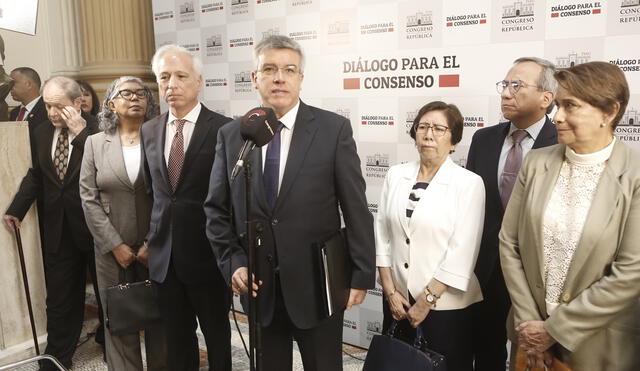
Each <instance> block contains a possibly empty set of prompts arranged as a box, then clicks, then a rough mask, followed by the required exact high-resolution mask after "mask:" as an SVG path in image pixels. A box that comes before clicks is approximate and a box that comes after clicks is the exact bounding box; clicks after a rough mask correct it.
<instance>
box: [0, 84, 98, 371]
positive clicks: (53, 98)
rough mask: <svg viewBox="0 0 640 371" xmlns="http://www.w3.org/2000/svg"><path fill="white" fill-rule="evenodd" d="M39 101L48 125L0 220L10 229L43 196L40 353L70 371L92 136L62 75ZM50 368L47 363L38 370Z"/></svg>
mask: <svg viewBox="0 0 640 371" xmlns="http://www.w3.org/2000/svg"><path fill="white" fill-rule="evenodd" d="M43 99H44V103H45V106H46V108H47V113H48V116H49V121H47V122H45V123H43V124H41V125H39V126H38V127H37V128H36V129H35V130H34V133H33V142H34V147H33V149H34V152H35V158H34V161H33V167H32V168H31V169H29V171H28V172H27V175H26V176H25V177H24V179H23V180H22V183H21V184H20V189H19V190H18V193H16V195H15V197H14V199H13V202H11V205H10V206H9V209H7V211H6V214H5V215H4V221H5V223H6V224H7V225H8V226H9V228H13V224H14V223H15V225H16V226H18V227H20V220H22V218H23V217H24V215H25V214H26V213H27V211H28V210H29V207H31V204H32V203H33V201H34V200H35V199H36V198H37V197H38V195H40V194H43V195H46V197H44V209H45V213H44V217H43V222H44V223H43V224H44V239H45V240H44V241H43V243H44V255H45V258H44V262H45V264H44V272H45V278H46V286H47V298H46V304H47V310H46V313H47V348H46V349H45V353H47V354H51V355H53V356H55V357H56V358H58V360H60V362H62V364H63V365H64V366H66V367H67V368H71V358H72V357H73V353H74V352H75V348H76V344H77V342H78V338H79V336H80V330H81V329H82V321H83V317H84V297H85V277H86V266H87V264H89V262H90V261H93V260H94V255H93V240H92V238H91V234H90V232H89V229H88V228H87V225H86V223H85V219H84V213H83V211H82V206H81V204H80V194H79V186H78V180H79V173H80V164H81V160H82V154H83V149H84V143H85V141H86V139H87V137H88V136H89V135H91V134H93V133H96V132H98V127H97V123H96V122H95V120H94V119H93V118H92V117H90V116H83V115H82V114H81V110H80V105H81V104H82V91H81V90H80V86H78V84H77V83H76V82H75V81H73V80H72V79H69V78H67V77H53V78H51V79H50V80H49V81H47V82H46V83H45V86H44V89H43ZM52 366H53V365H52V364H51V363H47V364H46V365H43V368H42V369H47V370H48V369H51V370H55V369H57V368H50V367H52Z"/></svg>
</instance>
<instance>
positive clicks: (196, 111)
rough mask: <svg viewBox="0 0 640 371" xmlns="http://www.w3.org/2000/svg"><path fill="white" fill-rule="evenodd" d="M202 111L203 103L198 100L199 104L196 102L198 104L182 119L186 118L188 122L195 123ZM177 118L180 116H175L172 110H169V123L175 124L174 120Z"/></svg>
mask: <svg viewBox="0 0 640 371" xmlns="http://www.w3.org/2000/svg"><path fill="white" fill-rule="evenodd" d="M200 111H202V104H201V103H200V102H198V104H196V106H195V107H193V109H192V110H191V111H189V113H187V114H186V115H185V116H184V117H183V118H182V119H183V120H186V121H187V122H193V123H194V124H195V123H196V121H198V116H200ZM177 119H178V118H177V117H175V116H174V115H173V113H171V110H169V117H168V118H167V124H171V125H173V121H174V120H177Z"/></svg>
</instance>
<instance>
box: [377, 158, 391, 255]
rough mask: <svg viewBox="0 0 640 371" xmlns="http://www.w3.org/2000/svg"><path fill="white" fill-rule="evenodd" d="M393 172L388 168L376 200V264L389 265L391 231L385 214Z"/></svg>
mask: <svg viewBox="0 0 640 371" xmlns="http://www.w3.org/2000/svg"><path fill="white" fill-rule="evenodd" d="M392 176H393V172H392V171H391V170H389V172H388V173H387V176H386V178H385V180H384V185H383V186H382V193H381V195H380V201H379V202H378V215H377V216H376V228H375V233H376V266H378V267H390V266H391V231H390V230H389V220H388V215H387V212H388V210H387V197H390V196H389V183H390V178H391V177H392Z"/></svg>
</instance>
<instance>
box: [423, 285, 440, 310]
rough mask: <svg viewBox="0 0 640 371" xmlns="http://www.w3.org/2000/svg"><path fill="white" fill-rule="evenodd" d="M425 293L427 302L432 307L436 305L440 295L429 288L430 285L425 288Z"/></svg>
mask: <svg viewBox="0 0 640 371" xmlns="http://www.w3.org/2000/svg"><path fill="white" fill-rule="evenodd" d="M424 294H425V295H426V299H427V303H429V304H430V305H431V306H432V307H434V308H435V307H436V302H437V301H438V299H440V297H439V296H438V295H436V294H434V293H432V292H431V290H429V287H426V288H425V289H424Z"/></svg>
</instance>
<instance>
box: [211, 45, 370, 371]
mask: <svg viewBox="0 0 640 371" xmlns="http://www.w3.org/2000/svg"><path fill="white" fill-rule="evenodd" d="M254 61H255V66H256V71H254V72H252V75H251V76H252V80H253V85H254V87H255V88H256V89H257V90H258V91H259V93H260V97H261V98H262V105H263V106H265V107H269V108H272V109H273V110H274V111H275V114H276V116H277V118H278V119H279V121H280V124H279V126H278V127H279V129H278V130H277V131H276V136H274V138H273V139H272V141H271V142H270V144H269V145H268V146H266V145H265V146H263V147H262V148H258V149H256V150H254V151H253V152H252V153H251V155H250V157H251V159H250V160H251V163H252V164H253V169H254V170H253V171H252V173H253V177H252V185H251V187H252V193H253V201H252V203H253V210H252V213H251V214H252V215H251V217H252V219H253V220H256V221H259V222H260V223H261V225H262V226H263V231H262V237H261V245H260V248H258V252H257V262H256V265H257V267H258V273H259V275H258V276H257V277H256V278H257V279H258V280H259V281H262V282H263V283H262V285H261V286H260V288H259V289H258V293H257V300H258V306H259V308H260V311H259V312H258V313H257V315H258V321H259V325H260V326H261V328H262V351H263V355H264V357H263V360H264V364H263V366H264V368H263V370H265V371H266V370H274V371H282V370H290V369H291V367H292V345H293V343H292V340H293V339H295V340H296V342H297V343H298V345H299V348H300V352H301V355H302V362H303V364H304V369H305V370H331V371H335V370H342V356H341V349H342V348H341V340H342V318H343V312H339V313H336V314H334V315H333V316H331V317H329V318H324V316H323V314H322V299H321V298H322V292H321V290H320V282H319V276H318V274H317V272H316V270H315V266H314V262H315V259H316V255H315V251H316V250H314V248H313V247H314V244H316V243H321V242H323V241H326V240H327V239H329V238H330V237H331V236H332V235H334V234H335V233H336V232H338V231H339V230H340V224H341V220H340V210H341V211H342V216H343V217H344V222H345V225H346V230H347V233H346V239H347V244H348V248H349V253H350V255H351V259H352V276H351V282H350V287H351V290H350V297H349V301H348V304H347V307H348V308H350V307H351V306H353V305H358V304H360V303H361V302H362V301H363V300H364V297H365V295H366V292H367V291H366V290H367V289H370V288H373V287H374V280H375V247H374V237H373V218H372V215H371V213H370V212H369V210H368V208H367V202H366V197H365V182H364V179H363V177H362V173H361V170H360V159H359V157H358V154H357V152H356V145H355V141H354V140H353V135H352V129H351V123H350V122H349V120H347V119H345V118H344V117H342V116H339V115H337V114H334V113H332V112H328V111H325V110H322V109H319V108H315V107H311V106H308V105H306V104H304V103H303V102H302V101H300V98H299V94H300V88H301V85H302V79H303V76H304V75H303V68H304V55H303V54H302V50H301V48H300V45H299V44H298V43H297V42H295V41H294V40H291V39H290V38H288V37H285V36H271V37H268V38H265V39H264V40H263V41H261V42H260V43H259V44H258V45H257V46H256V49H255V51H254ZM242 143H243V141H242V138H241V136H240V120H236V121H233V122H232V123H230V124H228V125H226V126H225V127H223V128H222V129H220V133H219V135H218V144H217V147H216V161H215V163H214V165H213V170H212V172H211V181H210V185H209V196H208V197H207V201H206V203H205V212H206V214H207V235H208V237H209V240H210V241H211V245H212V247H213V250H214V252H215V253H216V256H217V258H218V265H219V266H220V268H221V270H222V273H223V275H224V276H225V278H226V280H227V282H228V283H229V284H230V285H231V287H232V289H233V291H234V292H236V293H238V294H246V293H247V290H248V273H247V254H246V251H245V249H246V246H245V243H244V241H243V240H242V239H241V237H240V236H241V235H242V233H243V232H244V231H245V229H246V228H245V225H244V220H245V217H246V214H245V201H244V197H245V192H244V184H245V183H244V180H243V179H242V178H244V176H243V174H240V175H239V177H238V178H236V180H235V182H233V183H232V182H231V181H230V173H231V170H232V168H233V166H234V164H235V162H236V158H237V155H238V152H239V151H240V148H241V146H242ZM276 147H277V149H276ZM232 211H233V212H232ZM257 288H258V286H257V285H256V289H257Z"/></svg>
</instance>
